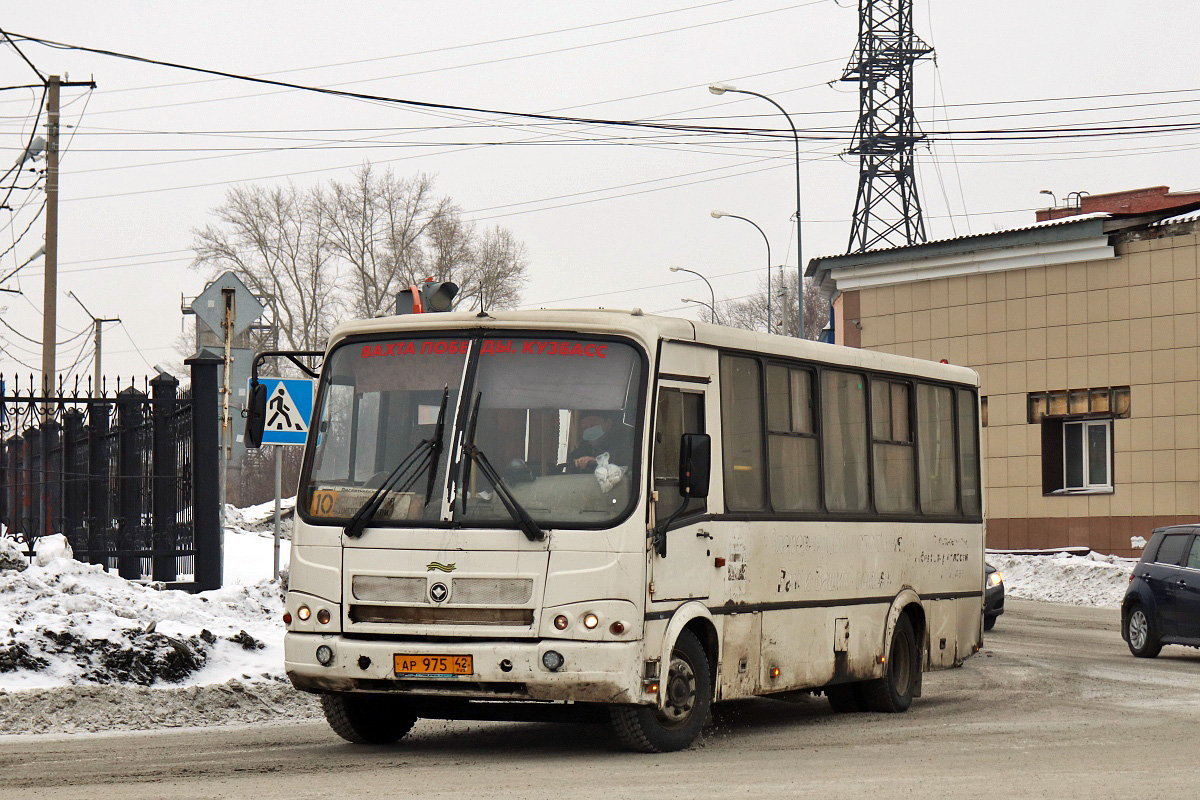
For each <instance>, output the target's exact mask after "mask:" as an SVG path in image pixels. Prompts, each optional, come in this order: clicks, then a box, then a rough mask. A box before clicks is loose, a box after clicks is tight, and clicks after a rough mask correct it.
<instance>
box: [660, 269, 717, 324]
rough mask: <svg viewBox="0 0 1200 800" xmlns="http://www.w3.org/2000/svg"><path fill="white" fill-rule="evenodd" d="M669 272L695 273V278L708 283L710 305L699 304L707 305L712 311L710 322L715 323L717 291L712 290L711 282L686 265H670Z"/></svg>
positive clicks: (688, 301)
mask: <svg viewBox="0 0 1200 800" xmlns="http://www.w3.org/2000/svg"><path fill="white" fill-rule="evenodd" d="M671 272H687V273H690V274H692V275H695V276H696V277H697V278H699V279H700V280H702V281H704V282H705V283H706V284H708V293H709V294H710V295H712V305H709V304H708V303H702V304H701V305H706V306H708V308H709V310H710V311H712V323H713V324H714V325H715V324H716V323H717V293H716V292H714V291H713V288H712V284H711V283H708V278H706V277H704V276H703V275H701V274H700V273H699V272H696V270H694V269H688V268H686V267H671ZM683 302H685V303H692V302H698V301H693V300H685V301H683Z"/></svg>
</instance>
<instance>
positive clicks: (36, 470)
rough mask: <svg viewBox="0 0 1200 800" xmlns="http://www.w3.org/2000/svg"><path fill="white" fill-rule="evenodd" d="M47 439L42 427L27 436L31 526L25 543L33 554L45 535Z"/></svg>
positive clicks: (33, 429)
mask: <svg viewBox="0 0 1200 800" xmlns="http://www.w3.org/2000/svg"><path fill="white" fill-rule="evenodd" d="M44 438H45V437H44V436H43V433H42V428H41V426H38V427H36V428H30V429H29V432H28V433H27V434H26V440H27V441H28V442H29V450H28V461H27V462H26V466H27V467H28V468H29V524H28V525H26V526H25V543H26V544H28V545H29V552H31V553H32V552H33V543H34V542H35V541H37V539H38V537H40V536H42V535H44V533H45V530H44V529H45V525H46V464H45V462H44V461H43V460H42V456H43V455H44V454H45V453H44V449H43V447H42V441H43V439H44Z"/></svg>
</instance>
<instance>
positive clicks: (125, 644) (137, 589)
mask: <svg viewBox="0 0 1200 800" xmlns="http://www.w3.org/2000/svg"><path fill="white" fill-rule="evenodd" d="M55 538H56V537H46V538H44V539H42V540H41V541H43V542H44V541H47V540H53V539H55ZM38 552H39V556H38V559H37V562H35V564H34V565H32V566H30V567H29V568H28V569H25V570H23V571H19V572H18V571H11V570H10V571H4V572H0V688H8V689H24V688H40V687H53V686H69V685H76V684H88V683H93V684H111V683H126V684H136V685H141V686H158V685H164V684H175V685H194V684H207V683H222V682H224V681H227V680H229V679H230V678H240V677H242V676H243V675H249V676H256V677H260V678H261V677H266V678H268V679H273V678H278V677H281V676H282V664H283V625H282V622H281V621H280V620H281V616H282V614H283V604H282V601H281V599H280V594H279V589H278V586H277V585H275V584H271V583H268V582H260V583H258V584H256V585H253V586H234V587H229V588H225V589H220V590H218V591H214V592H204V593H202V594H198V595H191V594H188V593H186V592H180V591H160V590H158V589H155V588H153V587H152V586H146V585H143V584H140V583H134V582H130V581H127V580H125V579H123V578H120V577H118V576H117V575H115V574H112V573H108V572H105V571H104V569H103V568H102V567H100V566H99V565H95V564H84V563H82V562H80V561H76V560H74V559H72V558H70V557H67V556H65V552H66V551H63V550H61V549H60V548H56V547H55V546H54V543H53V541H51V542H50V544H48V545H46V546H45V547H44V548H43V547H41V546H39V548H38ZM51 553H57V554H58V557H56V558H52V557H51ZM42 561H45V563H44V565H39V564H40V563H41V562H42ZM269 564H270V562H269V561H268V562H267V566H266V568H265V572H269V571H270V566H269Z"/></svg>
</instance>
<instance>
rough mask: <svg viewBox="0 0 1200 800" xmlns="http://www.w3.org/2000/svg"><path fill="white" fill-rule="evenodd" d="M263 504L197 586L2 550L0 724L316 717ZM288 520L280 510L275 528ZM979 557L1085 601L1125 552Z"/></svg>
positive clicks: (112, 726)
mask: <svg viewBox="0 0 1200 800" xmlns="http://www.w3.org/2000/svg"><path fill="white" fill-rule="evenodd" d="M292 506H293V502H292V501H290V500H289V501H285V505H284V507H285V509H287V510H288V511H289V512H290V510H291V508H292ZM273 511H274V506H273V503H265V504H263V505H260V506H253V507H250V508H245V509H234V508H229V509H228V510H227V513H226V531H225V554H224V565H225V572H224V575H225V588H223V589H220V590H218V591H213V592H204V593H202V594H198V595H190V594H187V593H185V592H178V591H165V590H160V589H156V588H154V587H153V586H146V585H143V584H140V583H133V582H130V581H126V580H124V579H122V578H120V577H118V576H116V575H114V574H111V573H107V572H105V571H103V570H102V569H101V568H100V567H98V566H95V565H89V564H84V563H81V562H78V561H75V560H74V559H72V558H70V557H67V556H66V555H65V553H61V552H57V553H56V552H55V548H54V547H52V546H50V545H51V544H52V543H50V542H47V543H46V546H44V547H43V548H42V550H43V551H44V552H43V553H42V557H41V558H39V559H38V562H40V563H35V564H33V565H32V566H30V567H29V568H28V569H24V570H13V569H8V570H6V569H4V565H5V562H4V559H3V552H2V551H3V548H2V547H0V735H2V734H14V733H28V732H74V731H96V730H122V729H147V728H159V727H174V726H192V725H202V724H222V723H238V722H241V723H245V722H258V721H267V720H280V719H302V718H312V717H315V716H317V715H318V714H319V710H318V706H317V704H316V702H315V701H314V699H313V698H312V697H311V696H310V695H305V694H302V693H299V692H296V691H294V690H293V689H292V688H291V686H290V684H288V682H287V679H286V677H285V676H284V674H283V623H282V619H281V617H282V614H283V604H282V597H281V590H280V586H279V584H278V583H276V582H273V581H272V580H271V578H272V569H273V537H272V530H273V520H272V517H273ZM289 516H290V515H289ZM290 528H291V520H290V519H286V520H285V524H284V535H285V536H287V535H290ZM988 561H989V562H990V563H992V564H993V565H994V566H996V567H997V568H998V569H1000V570H1001V571H1002V572H1003V573H1004V583H1005V590H1006V593H1007V595H1008V596H1009V597H1014V598H1020V599H1028V600H1039V601H1045V602H1054V603H1069V604H1073V605H1096V606H1111V605H1117V604H1119V603H1120V602H1121V597H1122V596H1123V594H1124V591H1125V588H1126V586H1127V585H1128V578H1129V572H1130V569H1131V568H1132V565H1133V563H1134V562H1133V561H1130V560H1127V559H1120V558H1114V557H1110V556H1100V555H1096V554H1090V555H1089V556H1085V557H1080V556H1074V555H1067V554H1060V555H1054V556H1034V555H1006V554H1000V553H989V554H988ZM280 563H281V565H283V566H284V567H285V568H286V565H287V563H288V542H287V541H286V539H285V540H284V541H283V542H282V548H281V557H280Z"/></svg>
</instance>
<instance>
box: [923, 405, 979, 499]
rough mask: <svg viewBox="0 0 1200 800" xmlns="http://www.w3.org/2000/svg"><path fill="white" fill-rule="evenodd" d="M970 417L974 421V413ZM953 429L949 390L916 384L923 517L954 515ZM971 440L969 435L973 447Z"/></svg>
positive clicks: (955, 485) (952, 408)
mask: <svg viewBox="0 0 1200 800" xmlns="http://www.w3.org/2000/svg"><path fill="white" fill-rule="evenodd" d="M971 416H972V419H973V418H974V414H972V415H971ZM953 426H954V404H953V401H952V398H951V394H950V389H948V388H946V387H944V386H930V385H928V384H925V383H922V384H921V385H919V386H918V387H917V435H918V439H917V443H918V447H919V449H920V455H921V510H922V511H924V512H925V513H926V514H953V513H954V512H955V510H956V509H957V499H956V497H955V492H956V490H957V483H956V481H955V478H956V472H955V469H956V468H955V465H954V427H953ZM974 441H975V439H974V434H972V437H971V442H972V444H974Z"/></svg>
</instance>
